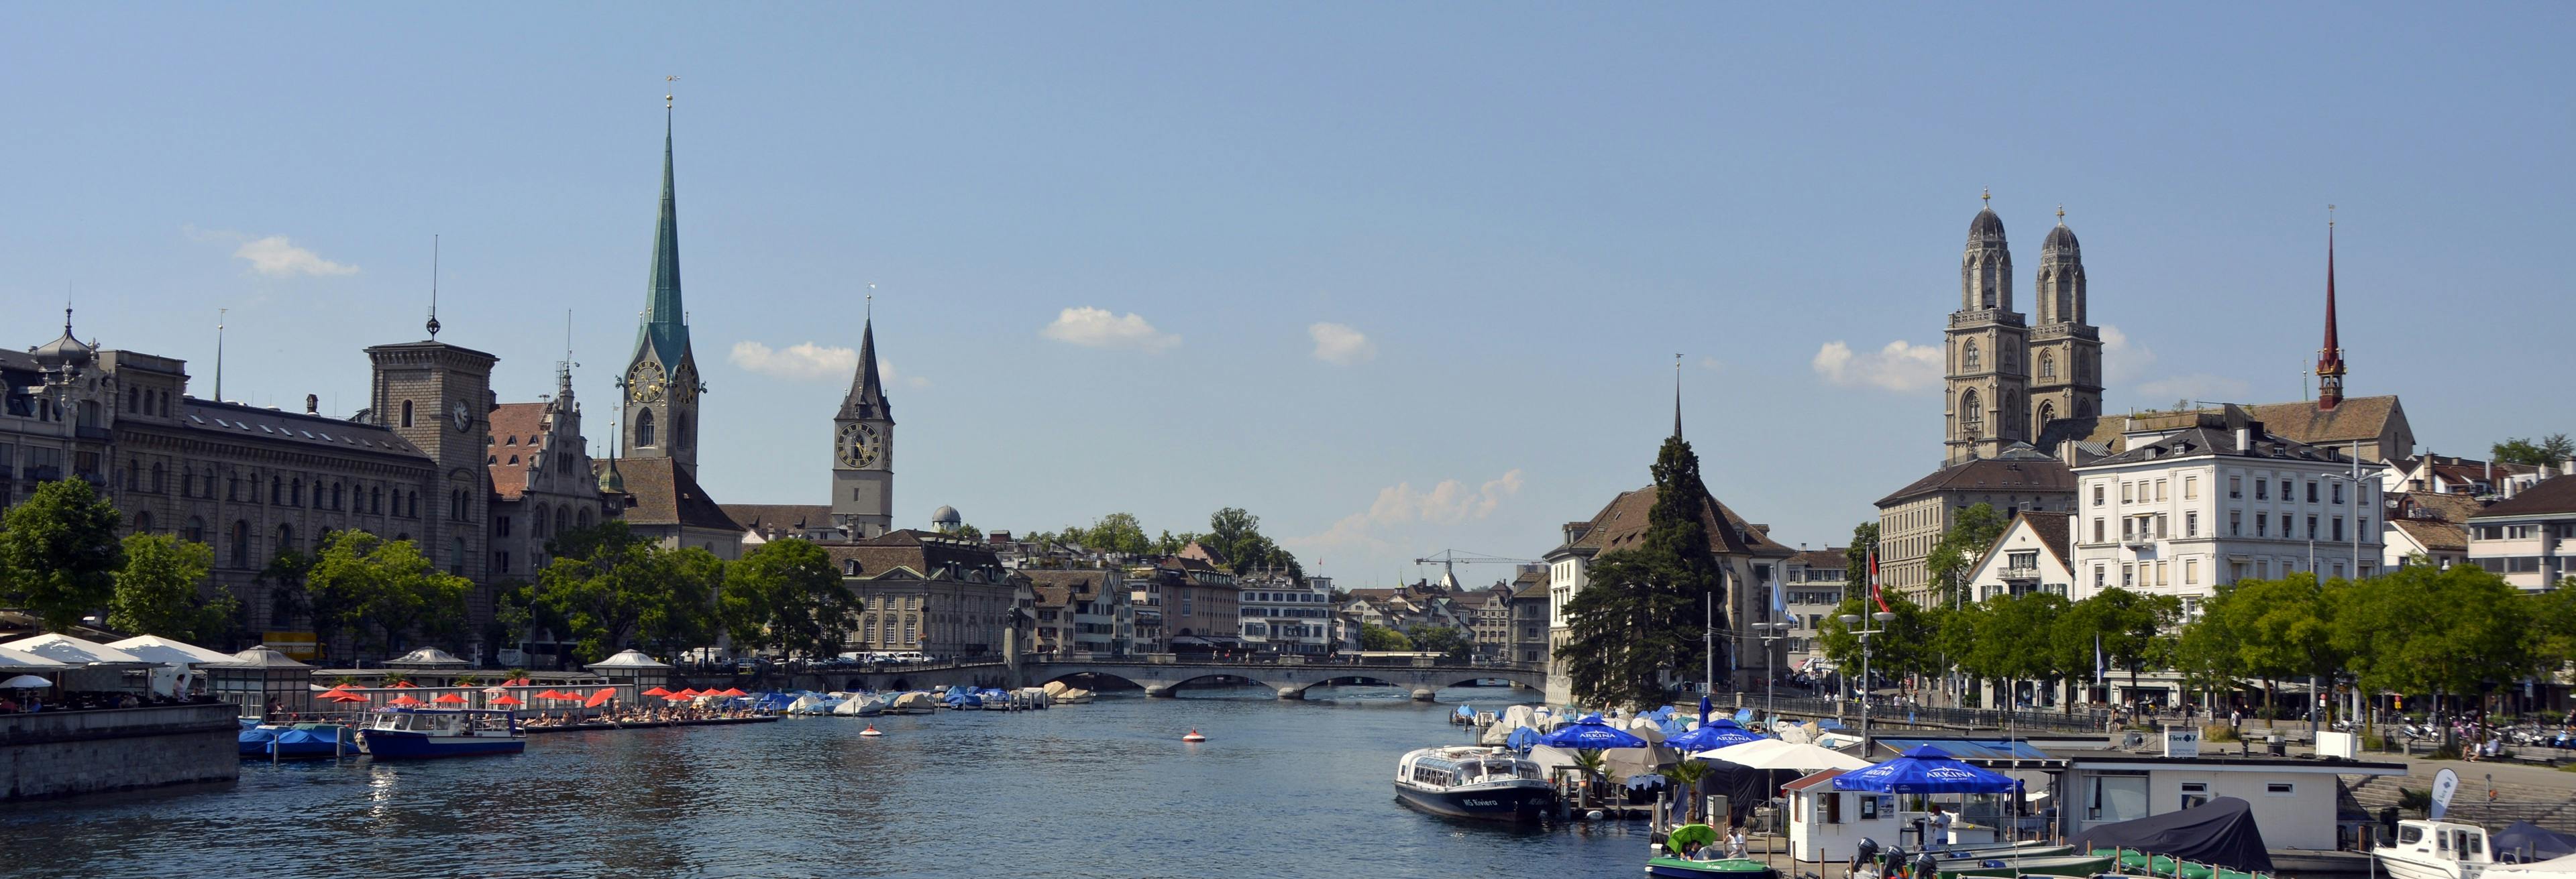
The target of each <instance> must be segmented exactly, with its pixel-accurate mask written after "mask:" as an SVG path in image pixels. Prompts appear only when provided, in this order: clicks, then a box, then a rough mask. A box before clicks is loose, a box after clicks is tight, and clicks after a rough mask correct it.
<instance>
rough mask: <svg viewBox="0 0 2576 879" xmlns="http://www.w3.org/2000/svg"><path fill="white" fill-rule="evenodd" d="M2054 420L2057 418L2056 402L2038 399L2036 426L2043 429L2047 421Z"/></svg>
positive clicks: (2045, 427) (2046, 426)
mask: <svg viewBox="0 0 2576 879" xmlns="http://www.w3.org/2000/svg"><path fill="white" fill-rule="evenodd" d="M2055 420H2057V404H2056V403H2055V402H2052V401H2049V400H2041V401H2039V425H2038V426H2039V427H2040V428H2041V429H2043V430H2045V429H2047V428H2048V423H2049V422H2051V421H2055Z"/></svg>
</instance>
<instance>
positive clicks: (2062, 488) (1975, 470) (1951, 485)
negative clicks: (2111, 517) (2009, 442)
mask: <svg viewBox="0 0 2576 879" xmlns="http://www.w3.org/2000/svg"><path fill="white" fill-rule="evenodd" d="M2114 457H2116V456H2114ZM2105 460H2108V459H2105ZM1943 491H2003V492H2068V493H2072V492H2074V491H2075V471H2073V470H2069V469H2067V467H2066V464H2065V462H2062V461H2059V460H2057V459H2055V458H2051V457H2048V456H2046V455H2040V454H2016V455H2007V456H2004V457H1997V458H1979V459H1977V460H1974V461H1963V462H1960V463H1957V464H1952V465H1950V466H1947V467H1943V468H1941V469H1939V470H1934V471H1932V473H1931V475H1928V476H1925V477H1923V478H1921V479H1917V480H1914V482H1913V484H1910V485H1907V486H1906V487H1904V488H1900V489H1897V490H1896V491H1895V492H1894V493H1892V494H1889V495H1888V496H1886V497H1883V498H1879V499H1878V504H1877V505H1878V506H1881V507H1885V506H1888V505H1891V504H1895V503H1898V502H1900V501H1906V500H1912V499H1914V498H1917V497H1921V496H1923V495H1927V494H1932V493H1935V492H1943Z"/></svg>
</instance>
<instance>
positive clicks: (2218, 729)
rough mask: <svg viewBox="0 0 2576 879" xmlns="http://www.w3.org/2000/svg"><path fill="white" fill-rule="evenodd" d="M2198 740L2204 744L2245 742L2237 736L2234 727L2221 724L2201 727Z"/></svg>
mask: <svg viewBox="0 0 2576 879" xmlns="http://www.w3.org/2000/svg"><path fill="white" fill-rule="evenodd" d="M2200 740H2201V741H2204V742H2241V741H2244V740H2245V737H2244V736H2241V735H2238V734H2237V733H2236V728H2235V727H2231V726H2228V725H2226V724H2223V723H2222V724H2219V725H2217V726H2206V727H2202V728H2201V730H2200Z"/></svg>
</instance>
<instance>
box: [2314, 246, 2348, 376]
mask: <svg viewBox="0 0 2576 879" xmlns="http://www.w3.org/2000/svg"><path fill="white" fill-rule="evenodd" d="M2326 210H2327V211H2328V214H2327V220H2326V343H2325V347H2323V348H2320V349H2318V350H2317V408H2318V409H2319V410H2322V411H2333V409H2334V407H2335V405H2336V404H2339V403H2342V402H2343V370H2344V367H2343V343H2342V342H2341V341H2340V340H2338V339H2336V338H2335V277H2334V220H2333V214H2332V212H2333V210H2334V207H2333V206H2332V205H2328V206H2327V207H2326Z"/></svg>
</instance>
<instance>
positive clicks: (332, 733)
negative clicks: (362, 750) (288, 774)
mask: <svg viewBox="0 0 2576 879" xmlns="http://www.w3.org/2000/svg"><path fill="white" fill-rule="evenodd" d="M357 753H358V741H357V739H356V738H355V737H354V736H352V735H351V734H350V732H349V729H348V728H347V727H343V726H338V725H331V724H324V725H320V726H315V727H313V728H311V729H282V730H278V731H277V737H275V738H272V739H269V740H268V748H267V750H266V751H265V752H263V754H262V756H271V757H276V758H279V759H283V760H303V759H310V758H320V757H342V756H355V755H356V754H357Z"/></svg>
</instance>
